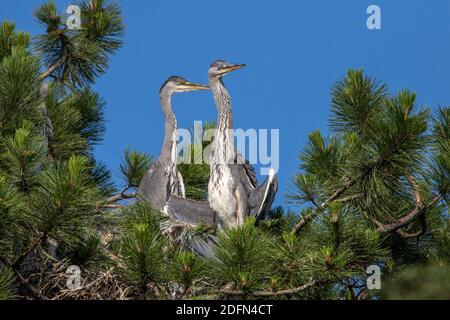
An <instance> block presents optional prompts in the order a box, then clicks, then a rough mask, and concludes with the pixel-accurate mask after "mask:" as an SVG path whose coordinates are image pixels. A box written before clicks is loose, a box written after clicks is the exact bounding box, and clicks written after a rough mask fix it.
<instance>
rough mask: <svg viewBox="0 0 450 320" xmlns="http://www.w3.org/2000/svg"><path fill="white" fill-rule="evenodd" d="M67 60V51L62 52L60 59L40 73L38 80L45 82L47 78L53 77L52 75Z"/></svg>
mask: <svg viewBox="0 0 450 320" xmlns="http://www.w3.org/2000/svg"><path fill="white" fill-rule="evenodd" d="M68 59H69V53H68V52H67V50H64V54H63V55H62V56H61V58H59V59H58V60H57V61H56V62H55V63H54V64H53V65H51V66H50V67H49V68H48V69H47V70H45V71H44V72H42V73H41V75H40V76H39V80H45V79H47V78H48V77H53V73H54V72H55V71H56V70H57V69H58V68H60V67H61V66H63V65H64V64H65V63H66V62H67V60H68Z"/></svg>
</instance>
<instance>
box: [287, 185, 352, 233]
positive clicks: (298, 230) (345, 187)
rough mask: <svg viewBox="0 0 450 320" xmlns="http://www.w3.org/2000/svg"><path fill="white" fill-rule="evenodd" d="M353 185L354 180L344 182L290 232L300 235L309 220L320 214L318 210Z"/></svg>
mask: <svg viewBox="0 0 450 320" xmlns="http://www.w3.org/2000/svg"><path fill="white" fill-rule="evenodd" d="M354 183H355V181H354V180H348V181H346V182H345V183H344V184H343V185H342V187H340V188H339V189H337V190H336V192H335V193H333V194H332V195H331V196H330V197H329V198H327V199H326V200H325V201H324V202H322V203H321V204H320V205H318V206H317V210H316V211H315V212H313V213H311V214H308V215H306V216H304V217H302V219H301V220H300V222H299V223H297V224H296V225H295V226H294V229H293V230H292V232H293V233H294V234H295V235H298V234H299V233H300V231H301V230H302V229H303V227H304V226H305V225H306V224H307V223H308V222H310V221H311V220H313V219H314V218H315V217H316V216H317V215H318V214H319V212H320V210H322V209H324V208H325V207H326V206H327V205H328V204H329V203H330V202H333V201H334V200H336V199H337V198H339V197H340V196H341V195H342V194H343V193H344V192H345V191H347V190H348V188H350V187H351V186H352V185H353V184H354Z"/></svg>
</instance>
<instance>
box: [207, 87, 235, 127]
mask: <svg viewBox="0 0 450 320" xmlns="http://www.w3.org/2000/svg"><path fill="white" fill-rule="evenodd" d="M209 85H210V87H211V90H212V92H213V95H214V102H215V103H216V106H217V112H218V121H217V127H218V129H219V130H221V129H222V130H226V129H232V128H233V113H232V107H231V97H230V95H229V93H228V90H227V88H226V87H225V85H224V84H223V82H222V79H218V80H216V79H214V80H210V83H209Z"/></svg>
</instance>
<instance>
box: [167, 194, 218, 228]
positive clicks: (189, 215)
mask: <svg viewBox="0 0 450 320" xmlns="http://www.w3.org/2000/svg"><path fill="white" fill-rule="evenodd" d="M165 211H166V213H167V214H168V215H169V216H170V217H172V218H175V219H177V220H180V221H182V222H185V223H189V224H199V223H205V224H209V225H213V224H215V222H216V221H215V220H216V219H215V213H214V210H213V209H212V208H211V207H210V206H209V203H208V202H207V201H196V200H190V199H185V198H180V197H177V196H173V195H172V196H170V197H169V201H167V205H166V207H165Z"/></svg>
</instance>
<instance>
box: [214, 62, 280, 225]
mask: <svg viewBox="0 0 450 320" xmlns="http://www.w3.org/2000/svg"><path fill="white" fill-rule="evenodd" d="M244 66H245V65H243V64H230V63H228V62H225V61H222V60H217V61H215V62H214V63H212V64H211V66H210V68H209V71H208V78H209V87H210V89H211V91H212V92H213V96H214V102H215V104H216V107H217V112H218V121H217V133H216V136H215V137H214V140H213V146H212V155H211V163H210V170H211V175H210V180H209V184H208V201H209V205H210V207H211V208H212V210H214V212H215V213H216V215H217V220H218V221H219V223H221V224H222V227H229V226H236V225H240V224H242V223H243V222H244V220H245V219H246V218H247V217H248V216H250V215H251V216H255V217H256V218H257V220H260V219H262V218H263V217H264V214H265V212H266V211H267V210H268V209H270V207H271V206H272V203H273V200H274V198H275V195H276V192H277V191H278V178H277V176H276V175H275V172H274V170H273V169H270V172H269V176H268V177H267V179H266V180H265V182H264V183H263V184H262V185H261V186H259V187H258V186H257V185H256V183H255V182H256V181H255V177H254V173H253V172H252V170H251V167H250V166H248V165H245V164H244V163H243V161H242V157H241V156H240V155H239V154H238V153H237V152H236V149H235V146H234V136H233V134H232V130H233V115H232V106H231V97H230V95H229V93H228V91H227V89H226V87H225V85H224V83H223V79H222V78H223V77H224V76H225V75H226V74H228V73H230V72H232V71H235V70H238V69H241V68H243V67H244ZM239 158H241V159H239ZM236 161H240V162H238V163H236ZM249 169H250V170H249Z"/></svg>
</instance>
